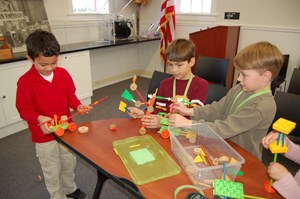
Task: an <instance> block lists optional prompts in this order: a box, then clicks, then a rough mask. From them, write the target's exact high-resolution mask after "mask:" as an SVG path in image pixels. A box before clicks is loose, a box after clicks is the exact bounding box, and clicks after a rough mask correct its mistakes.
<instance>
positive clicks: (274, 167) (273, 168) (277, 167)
mask: <svg viewBox="0 0 300 199" xmlns="http://www.w3.org/2000/svg"><path fill="white" fill-rule="evenodd" d="M267 172H268V174H269V176H270V177H271V178H272V179H274V180H280V179H281V178H283V177H284V176H285V175H287V174H288V173H289V171H288V170H287V169H286V168H285V167H284V166H283V165H282V164H280V163H278V162H271V164H270V165H269V167H268V170H267Z"/></svg>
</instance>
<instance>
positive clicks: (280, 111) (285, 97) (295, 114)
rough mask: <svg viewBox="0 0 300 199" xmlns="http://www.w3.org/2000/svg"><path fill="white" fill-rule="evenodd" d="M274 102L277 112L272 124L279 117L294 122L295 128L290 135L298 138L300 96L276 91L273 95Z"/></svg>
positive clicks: (299, 130) (299, 128)
mask: <svg viewBox="0 0 300 199" xmlns="http://www.w3.org/2000/svg"><path fill="white" fill-rule="evenodd" d="M275 102H276V105H277V111H276V115H275V118H274V122H275V121H276V120H277V119H278V118H280V117H282V118H284V119H287V120H290V121H293V122H296V128H295V129H294V130H293V131H292V132H291V133H290V135H292V136H297V137H300V106H299V102H300V95H296V94H292V93H284V92H281V91H277V92H276V94H275ZM271 128H272V127H271Z"/></svg>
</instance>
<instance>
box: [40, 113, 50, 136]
mask: <svg viewBox="0 0 300 199" xmlns="http://www.w3.org/2000/svg"><path fill="white" fill-rule="evenodd" d="M49 120H51V118H50V117H47V116H43V115H40V116H39V117H38V122H39V123H40V124H41V123H45V124H42V125H41V126H40V128H41V130H42V131H43V133H44V134H45V135H48V134H51V133H53V131H52V130H51V129H50V128H49V127H48V122H46V121H49Z"/></svg>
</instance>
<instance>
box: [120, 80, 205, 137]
mask: <svg viewBox="0 0 300 199" xmlns="http://www.w3.org/2000/svg"><path fill="white" fill-rule="evenodd" d="M136 80H137V77H136V76H134V77H133V78H132V83H131V85H130V90H131V91H135V92H136V93H137V94H138V96H139V98H140V99H139V100H136V99H134V97H133V95H132V94H131V93H130V92H129V91H128V90H127V89H126V90H124V92H123V93H122V95H121V97H122V98H123V99H125V100H127V101H129V102H133V103H134V105H135V107H137V108H139V107H140V106H141V105H145V106H146V107H147V109H146V111H145V115H149V114H151V113H152V112H153V111H154V109H155V108H157V109H160V110H162V111H165V112H166V111H167V107H165V106H166V105H165V104H163V103H156V99H161V100H167V101H171V102H172V103H175V102H182V103H184V104H185V105H187V106H196V105H201V106H203V105H204V104H203V103H202V102H201V101H200V100H191V101H189V100H188V98H186V97H184V96H174V97H163V96H157V91H158V89H156V91H155V93H151V94H148V97H149V101H148V102H147V101H146V100H145V99H144V98H143V96H142V95H141V93H140V92H139V90H138V86H137V84H136ZM119 110H121V111H122V112H125V111H127V112H130V111H129V109H128V108H127V104H126V103H125V102H123V101H121V102H120V105H119ZM170 112H171V113H174V111H173V110H172V108H171V109H170ZM158 114H159V115H161V116H163V118H162V120H161V125H162V127H161V128H160V130H159V131H158V133H160V134H161V136H162V137H163V138H169V137H170V133H169V131H168V126H169V123H168V121H167V117H168V114H167V113H164V112H159V113H158ZM139 133H140V134H142V135H143V134H145V133H146V128H145V125H142V126H141V128H140V130H139Z"/></svg>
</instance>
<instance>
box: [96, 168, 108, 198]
mask: <svg viewBox="0 0 300 199" xmlns="http://www.w3.org/2000/svg"><path fill="white" fill-rule="evenodd" d="M106 180H107V177H106V176H105V175H103V174H102V173H101V172H100V171H98V170H97V184H96V187H95V191H94V195H93V199H99V196H100V192H101V189H102V186H103V183H104V182H105V181H106Z"/></svg>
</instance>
